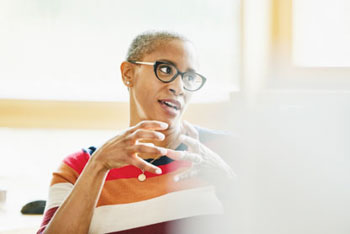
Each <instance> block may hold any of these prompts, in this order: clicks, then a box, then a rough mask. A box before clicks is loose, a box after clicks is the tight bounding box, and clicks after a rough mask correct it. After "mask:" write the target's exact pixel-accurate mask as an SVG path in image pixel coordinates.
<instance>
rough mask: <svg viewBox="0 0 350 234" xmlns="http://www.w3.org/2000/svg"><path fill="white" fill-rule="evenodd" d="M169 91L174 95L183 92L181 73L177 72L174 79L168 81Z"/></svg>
mask: <svg viewBox="0 0 350 234" xmlns="http://www.w3.org/2000/svg"><path fill="white" fill-rule="evenodd" d="M169 91H170V92H172V93H173V94H175V95H176V96H178V95H183V94H184V92H185V89H184V84H183V81H182V75H181V74H178V75H177V77H176V79H175V80H174V81H173V82H170V83H169Z"/></svg>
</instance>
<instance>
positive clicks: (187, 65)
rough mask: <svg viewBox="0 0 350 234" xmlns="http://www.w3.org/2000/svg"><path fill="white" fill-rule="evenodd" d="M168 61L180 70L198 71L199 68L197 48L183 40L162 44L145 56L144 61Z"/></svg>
mask: <svg viewBox="0 0 350 234" xmlns="http://www.w3.org/2000/svg"><path fill="white" fill-rule="evenodd" d="M159 60H168V61H171V62H173V63H174V64H175V65H176V66H177V67H178V68H179V69H180V70H188V69H196V68H197V67H198V62H197V56H196V52H195V48H194V46H193V44H192V43H190V42H187V41H181V40H171V41H163V42H160V43H159V44H158V45H157V46H156V48H155V49H154V50H153V51H152V52H151V53H149V54H147V55H145V56H144V61H147V62H154V61H159Z"/></svg>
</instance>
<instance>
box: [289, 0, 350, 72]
mask: <svg viewBox="0 0 350 234" xmlns="http://www.w3.org/2000/svg"><path fill="white" fill-rule="evenodd" d="M349 12H350V1H348V0H307V1H305V0H294V1H293V60H294V63H295V64H296V65H298V66H306V67H349V66H350V43H349V42H350V14H349Z"/></svg>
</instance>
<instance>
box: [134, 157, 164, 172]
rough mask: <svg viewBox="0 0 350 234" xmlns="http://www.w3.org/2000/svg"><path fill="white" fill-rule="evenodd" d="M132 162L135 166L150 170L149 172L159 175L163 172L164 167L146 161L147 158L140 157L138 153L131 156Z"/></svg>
mask: <svg viewBox="0 0 350 234" xmlns="http://www.w3.org/2000/svg"><path fill="white" fill-rule="evenodd" d="M130 164H132V165H134V166H135V167H138V168H140V169H141V170H144V171H148V172H151V173H154V174H158V175H159V174H162V169H160V168H159V167H157V166H154V165H152V164H151V163H148V162H146V161H145V160H143V159H142V158H140V157H139V156H137V155H136V156H135V157H133V158H131V163H130Z"/></svg>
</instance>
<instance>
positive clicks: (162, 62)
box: [128, 60, 207, 92]
mask: <svg viewBox="0 0 350 234" xmlns="http://www.w3.org/2000/svg"><path fill="white" fill-rule="evenodd" d="M128 62H130V63H133V64H141V65H150V66H153V71H154V74H155V75H156V77H157V79H158V80H160V81H161V82H163V83H170V82H173V81H174V80H175V79H176V78H177V77H178V76H179V75H181V79H182V80H183V78H184V75H185V74H186V73H194V74H196V75H197V76H199V77H200V78H202V84H201V85H200V86H199V87H198V88H197V89H194V90H191V89H187V88H186V87H185V86H184V89H186V90H187V91H190V92H195V91H198V90H199V89H201V88H202V87H203V85H204V84H205V82H206V81H207V78H205V77H204V76H202V75H201V74H198V73H196V72H180V71H179V69H178V68H177V67H176V66H175V65H174V64H172V63H169V62H165V61H155V62H140V61H134V60H129V61H128ZM161 64H168V65H172V66H174V67H175V69H176V74H175V75H174V76H173V77H172V78H171V79H170V80H168V81H164V80H162V79H160V78H159V77H158V75H157V67H158V66H159V65H161Z"/></svg>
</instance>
